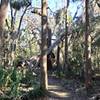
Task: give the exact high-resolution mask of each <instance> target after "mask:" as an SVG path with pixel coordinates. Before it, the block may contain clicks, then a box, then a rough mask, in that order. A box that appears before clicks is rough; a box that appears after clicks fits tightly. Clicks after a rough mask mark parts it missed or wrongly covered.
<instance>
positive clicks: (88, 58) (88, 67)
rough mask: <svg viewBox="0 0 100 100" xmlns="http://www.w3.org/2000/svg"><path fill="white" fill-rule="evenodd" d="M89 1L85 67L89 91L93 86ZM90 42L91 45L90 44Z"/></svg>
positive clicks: (86, 3)
mask: <svg viewBox="0 0 100 100" xmlns="http://www.w3.org/2000/svg"><path fill="white" fill-rule="evenodd" d="M88 10H89V0H85V19H86V25H85V52H84V53H85V66H84V75H85V85H86V88H87V89H89V87H90V86H91V44H90V43H91V39H90V37H89V12H88ZM89 42H90V43H89Z"/></svg>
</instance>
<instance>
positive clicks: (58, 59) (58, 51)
mask: <svg viewBox="0 0 100 100" xmlns="http://www.w3.org/2000/svg"><path fill="white" fill-rule="evenodd" d="M56 63H57V72H58V75H60V69H61V68H60V67H61V66H60V46H59V45H58V47H57V61H56Z"/></svg>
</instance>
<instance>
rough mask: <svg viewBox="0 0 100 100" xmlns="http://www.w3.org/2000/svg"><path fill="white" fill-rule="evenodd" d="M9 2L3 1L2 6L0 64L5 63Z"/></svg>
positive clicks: (0, 17) (0, 11) (0, 18)
mask: <svg viewBox="0 0 100 100" xmlns="http://www.w3.org/2000/svg"><path fill="white" fill-rule="evenodd" d="M8 2H9V0H1V4H0V64H2V65H4V62H5V56H6V55H5V32H4V24H5V20H6V15H7V10H8Z"/></svg>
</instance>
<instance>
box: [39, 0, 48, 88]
mask: <svg viewBox="0 0 100 100" xmlns="http://www.w3.org/2000/svg"><path fill="white" fill-rule="evenodd" d="M41 4H42V8H41V14H42V16H41V59H40V64H41V65H40V66H41V86H40V87H41V88H42V89H43V90H47V87H48V82H47V55H44V52H45V50H47V33H46V28H47V0H41Z"/></svg>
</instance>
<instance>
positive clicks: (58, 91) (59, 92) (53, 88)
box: [48, 85, 70, 98]
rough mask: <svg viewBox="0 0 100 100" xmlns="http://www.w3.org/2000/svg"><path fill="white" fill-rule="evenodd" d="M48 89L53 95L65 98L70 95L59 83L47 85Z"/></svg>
mask: <svg viewBox="0 0 100 100" xmlns="http://www.w3.org/2000/svg"><path fill="white" fill-rule="evenodd" d="M48 90H49V92H50V93H51V95H52V96H54V97H61V98H66V97H69V96H70V93H69V92H67V91H65V89H64V88H62V87H61V86H59V85H49V86H48Z"/></svg>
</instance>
